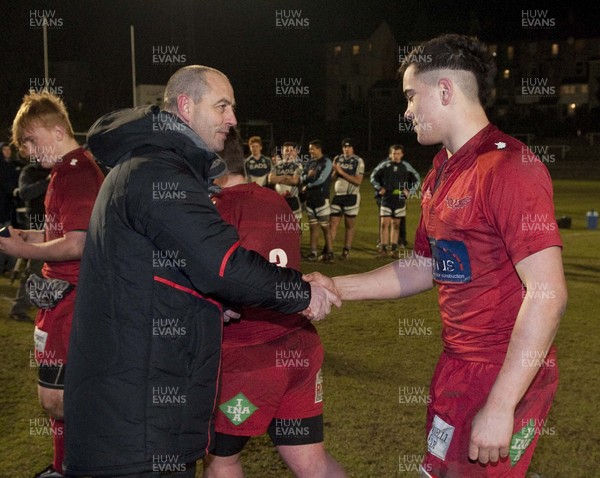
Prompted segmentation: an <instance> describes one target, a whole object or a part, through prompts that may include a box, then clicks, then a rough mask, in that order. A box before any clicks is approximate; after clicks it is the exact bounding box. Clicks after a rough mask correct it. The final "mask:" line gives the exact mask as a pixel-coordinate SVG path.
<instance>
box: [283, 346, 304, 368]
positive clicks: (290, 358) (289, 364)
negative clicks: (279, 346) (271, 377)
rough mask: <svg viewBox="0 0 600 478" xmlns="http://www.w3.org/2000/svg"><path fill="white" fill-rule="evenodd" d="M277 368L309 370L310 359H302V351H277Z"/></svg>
mask: <svg viewBox="0 0 600 478" xmlns="http://www.w3.org/2000/svg"><path fill="white" fill-rule="evenodd" d="M275 366H276V367H277V368H308V366H309V360H308V358H302V351H300V350H276V351H275Z"/></svg>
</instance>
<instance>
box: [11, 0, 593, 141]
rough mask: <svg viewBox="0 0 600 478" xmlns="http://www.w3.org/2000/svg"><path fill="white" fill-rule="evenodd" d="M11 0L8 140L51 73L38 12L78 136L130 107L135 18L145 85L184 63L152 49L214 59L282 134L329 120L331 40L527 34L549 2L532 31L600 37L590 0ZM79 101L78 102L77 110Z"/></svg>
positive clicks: (250, 112) (247, 102) (254, 113)
mask: <svg viewBox="0 0 600 478" xmlns="http://www.w3.org/2000/svg"><path fill="white" fill-rule="evenodd" d="M3 3H4V5H3V9H2V17H1V19H0V22H1V27H2V48H1V49H0V55H1V58H2V66H3V68H2V74H1V75H0V104H1V105H2V115H1V117H0V127H1V129H2V134H1V135H0V140H2V139H4V138H6V137H7V136H8V127H9V126H10V123H11V122H12V118H13V117H14V114H15V112H16V110H17V108H18V106H19V103H20V100H21V98H22V96H23V94H25V93H26V92H27V90H28V88H29V86H30V84H31V82H32V81H34V82H35V81H36V80H35V79H36V78H42V77H43V75H44V70H43V42H42V29H41V28H36V27H35V18H36V11H37V12H42V11H50V12H51V14H52V15H54V19H55V28H51V29H49V31H48V45H49V59H50V72H49V76H50V78H51V79H53V81H55V85H56V86H58V87H61V89H62V96H63V97H64V98H65V101H66V102H67V104H68V105H69V111H70V114H71V117H72V121H73V123H74V126H75V128H76V129H77V130H80V131H82V130H86V129H87V128H88V127H89V126H90V124H91V122H93V121H94V120H95V119H96V118H97V117H98V116H100V115H102V114H104V113H107V112H109V111H111V110H114V109H117V108H123V107H129V106H132V93H131V56H130V29H129V26H130V25H134V27H135V33H136V69H137V82H138V83H156V84H164V83H166V81H167V80H168V78H169V76H170V75H171V74H172V73H173V72H174V71H176V69H177V68H179V65H176V66H173V65H166V64H156V63H153V48H156V47H163V48H164V47H165V46H166V47H170V48H172V49H176V53H177V54H179V55H183V56H184V57H185V60H186V62H185V64H194V63H200V64H206V65H209V66H213V67H215V68H218V69H220V70H222V71H223V72H224V73H226V74H227V75H228V76H229V78H230V80H231V82H232V84H233V86H234V89H235V94H236V100H237V103H238V119H239V120H240V121H245V120H247V119H252V118H264V119H268V120H271V121H273V122H274V123H276V124H277V125H278V128H279V129H280V131H282V132H283V134H287V133H286V128H288V129H289V131H294V132H295V131H297V130H298V128H300V127H302V128H303V127H304V126H305V125H309V126H307V127H310V125H311V124H314V123H315V122H317V123H318V121H319V120H320V118H321V117H322V115H323V110H324V104H323V102H324V100H323V96H322V95H323V91H324V67H323V57H324V51H323V43H324V42H326V41H334V40H336V39H342V40H344V39H352V38H353V37H354V38H356V37H366V36H368V35H369V34H370V33H371V32H372V31H373V30H374V29H375V28H376V26H377V25H378V24H379V22H380V21H381V20H386V21H387V22H388V23H389V24H390V26H391V27H392V30H393V31H394V32H395V34H396V40H397V41H398V43H399V44H408V43H409V42H412V41H418V40H425V39H428V38H430V37H431V36H434V35H437V34H439V33H443V32H458V33H469V34H477V35H478V36H479V37H480V38H482V39H484V40H487V41H498V40H505V39H508V38H523V37H527V35H533V33H531V32H528V31H524V29H523V28H521V23H520V22H521V14H522V10H523V9H540V8H541V9H547V10H548V15H549V16H550V17H552V18H555V19H556V28H554V29H552V30H551V31H548V32H544V31H537V32H535V35H551V36H554V37H562V36H564V37H566V36H568V35H573V36H595V35H598V34H600V32H599V30H600V28H599V25H600V13H599V12H600V9H599V7H597V6H594V7H583V6H580V5H579V4H581V3H582V2H581V1H575V2H573V1H571V2H564V1H561V2H543V4H542V5H540V4H539V3H529V2H527V1H525V2H518V5H517V4H516V3H517V2H515V6H514V7H512V6H510V5H507V2H505V1H493V2H485V4H484V5H482V6H478V5H475V3H476V2H473V1H463V0H459V1H455V2H452V3H451V4H450V3H448V2H441V1H435V2H434V1H427V0H425V1H415V0H406V1H364V0H362V1H354V0H353V1H343V0H342V1H326V0H325V1H324V0H305V1H290V0H282V1H269V0H222V1H220V0H207V1H205V0H172V1H166V0H118V1H116V0H98V1H94V2H91V1H86V0H78V1H72V0H60V1H50V0H35V1H28V0H26V1H17V0H11V1H10V2H7V1H5V2H3ZM7 3H8V4H7ZM553 4H554V6H552V5H553ZM340 5H342V6H343V7H340ZM457 5H458V6H460V7H459V8H457V7H456V6H457ZM292 10H293V11H295V12H298V11H300V10H301V13H299V15H300V18H302V19H304V22H305V24H306V28H292V29H287V30H286V29H282V28H277V26H276V16H277V12H278V11H279V12H281V11H286V12H288V13H289V11H292ZM32 12H33V13H32ZM52 12H53V13H52ZM32 19H33V20H32ZM32 22H33V25H32ZM599 54H600V52H599ZM183 56H182V58H183ZM57 62H58V64H61V63H62V67H59V66H57ZM64 62H81V63H77V64H76V65H77V68H76V69H73V67H72V66H71V67H70V68H71V69H70V70H69V69H67V70H65V69H64V67H65V63H64ZM71 65H73V64H71ZM61 68H62V69H61ZM277 77H295V78H302V79H303V82H304V84H308V85H310V92H311V93H310V96H309V97H308V98H300V99H299V98H281V97H276V95H275V94H274V91H275V78H277ZM74 98H77V102H78V103H81V105H75V104H74V101H75V100H74ZM294 134H295V133H294Z"/></svg>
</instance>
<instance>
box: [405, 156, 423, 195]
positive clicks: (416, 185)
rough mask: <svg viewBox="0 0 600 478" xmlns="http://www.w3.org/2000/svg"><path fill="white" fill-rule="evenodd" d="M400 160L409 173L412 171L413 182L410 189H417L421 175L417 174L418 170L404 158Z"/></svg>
mask: <svg viewBox="0 0 600 478" xmlns="http://www.w3.org/2000/svg"><path fill="white" fill-rule="evenodd" d="M402 162H403V163H404V166H405V167H406V170H407V171H408V172H409V173H412V175H413V176H414V177H415V184H414V186H413V187H412V188H411V190H417V189H419V185H420V182H421V176H420V175H419V173H418V171H417V170H416V169H415V168H414V167H413V166H412V164H410V163H409V162H407V161H404V160H402Z"/></svg>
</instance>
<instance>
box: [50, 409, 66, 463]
mask: <svg viewBox="0 0 600 478" xmlns="http://www.w3.org/2000/svg"><path fill="white" fill-rule="evenodd" d="M51 423H52V441H53V444H54V461H53V464H52V466H53V467H54V469H55V470H56V471H58V472H59V473H62V472H63V460H64V458H65V422H63V421H62V420H51Z"/></svg>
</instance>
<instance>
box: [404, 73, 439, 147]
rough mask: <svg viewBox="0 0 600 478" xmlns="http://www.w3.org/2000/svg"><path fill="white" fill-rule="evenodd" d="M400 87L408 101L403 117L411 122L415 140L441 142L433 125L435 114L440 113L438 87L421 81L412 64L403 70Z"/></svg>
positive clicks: (431, 142) (432, 142) (424, 142)
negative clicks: (415, 134)
mask: <svg viewBox="0 0 600 478" xmlns="http://www.w3.org/2000/svg"><path fill="white" fill-rule="evenodd" d="M402 88H403V90H404V94H405V95H406V99H407V101H408V105H407V107H406V111H405V112H404V117H405V118H406V119H407V120H408V121H410V122H411V123H412V124H413V128H414V131H415V133H417V141H418V142H419V143H421V144H424V145H430V144H438V143H441V142H442V141H441V138H440V137H439V136H440V134H439V130H438V128H436V126H435V118H436V115H437V114H438V113H441V112H440V108H441V105H440V101H439V95H438V89H437V88H436V87H435V86H434V85H430V84H427V83H425V82H424V81H422V78H420V75H417V74H415V71H414V66H412V65H411V66H409V67H408V68H407V69H406V71H405V72H404V78H403V79H402Z"/></svg>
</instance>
